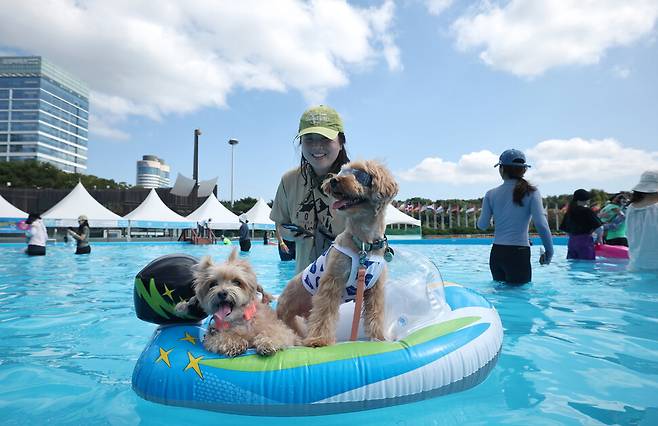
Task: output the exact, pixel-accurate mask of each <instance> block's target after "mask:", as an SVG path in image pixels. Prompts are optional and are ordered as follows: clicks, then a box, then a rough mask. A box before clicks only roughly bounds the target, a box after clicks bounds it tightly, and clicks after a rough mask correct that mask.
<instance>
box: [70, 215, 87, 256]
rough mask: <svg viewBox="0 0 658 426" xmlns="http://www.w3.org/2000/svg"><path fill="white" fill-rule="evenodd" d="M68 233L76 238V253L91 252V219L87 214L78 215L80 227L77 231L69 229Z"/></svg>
mask: <svg viewBox="0 0 658 426" xmlns="http://www.w3.org/2000/svg"><path fill="white" fill-rule="evenodd" d="M68 233H69V235H70V236H71V237H73V238H74V239H75V240H76V248H75V254H89V253H91V246H90V245H89V233H90V229H89V221H88V220H87V216H85V215H83V214H81V215H80V216H78V229H77V232H76V231H74V230H72V229H69V230H68Z"/></svg>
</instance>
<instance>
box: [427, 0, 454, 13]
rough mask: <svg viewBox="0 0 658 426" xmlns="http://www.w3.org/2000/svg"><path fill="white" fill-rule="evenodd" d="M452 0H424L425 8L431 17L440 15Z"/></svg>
mask: <svg viewBox="0 0 658 426" xmlns="http://www.w3.org/2000/svg"><path fill="white" fill-rule="evenodd" d="M452 2H453V0H425V6H426V7H427V10H428V11H429V13H430V14H432V15H436V16H438V15H440V14H441V13H443V11H444V10H446V9H447V8H449V7H450V6H451V5H452Z"/></svg>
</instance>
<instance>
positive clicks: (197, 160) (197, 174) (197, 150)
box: [192, 129, 201, 185]
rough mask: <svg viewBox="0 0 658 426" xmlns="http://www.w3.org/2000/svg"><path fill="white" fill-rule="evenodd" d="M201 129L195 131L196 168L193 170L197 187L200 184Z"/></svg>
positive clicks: (193, 177)
mask: <svg viewBox="0 0 658 426" xmlns="http://www.w3.org/2000/svg"><path fill="white" fill-rule="evenodd" d="M200 134H201V130H200V129H194V168H193V169H192V179H194V183H195V184H196V185H198V184H199V135H200Z"/></svg>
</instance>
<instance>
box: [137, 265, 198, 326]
mask: <svg viewBox="0 0 658 426" xmlns="http://www.w3.org/2000/svg"><path fill="white" fill-rule="evenodd" d="M197 263H199V259H197V258H196V257H193V256H189V255H187V254H168V255H165V256H161V257H158V258H157V259H155V260H154V261H152V262H151V263H149V264H148V265H146V266H145V267H144V269H142V270H141V271H139V273H138V274H137V276H136V277H135V287H134V291H133V299H134V302H135V313H136V314H137V317H138V318H139V319H141V320H144V321H148V322H152V323H155V324H173V323H181V322H197V321H200V320H202V319H203V318H204V317H205V316H206V315H205V313H203V311H201V310H190V311H188V312H187V313H181V312H177V311H176V304H177V303H179V302H181V301H187V300H190V299H191V298H192V296H194V289H193V288H192V283H193V281H194V276H193V274H192V267H193V266H194V265H196V264H197Z"/></svg>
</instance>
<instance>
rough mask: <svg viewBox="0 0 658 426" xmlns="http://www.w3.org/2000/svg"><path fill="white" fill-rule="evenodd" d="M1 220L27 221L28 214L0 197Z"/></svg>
mask: <svg viewBox="0 0 658 426" xmlns="http://www.w3.org/2000/svg"><path fill="white" fill-rule="evenodd" d="M0 218H2V219H27V213H25V212H24V211H23V210H21V209H19V208H17V207H14V205H13V204H11V203H10V202H9V201H7V200H5V199H4V197H3V196H2V195H0Z"/></svg>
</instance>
